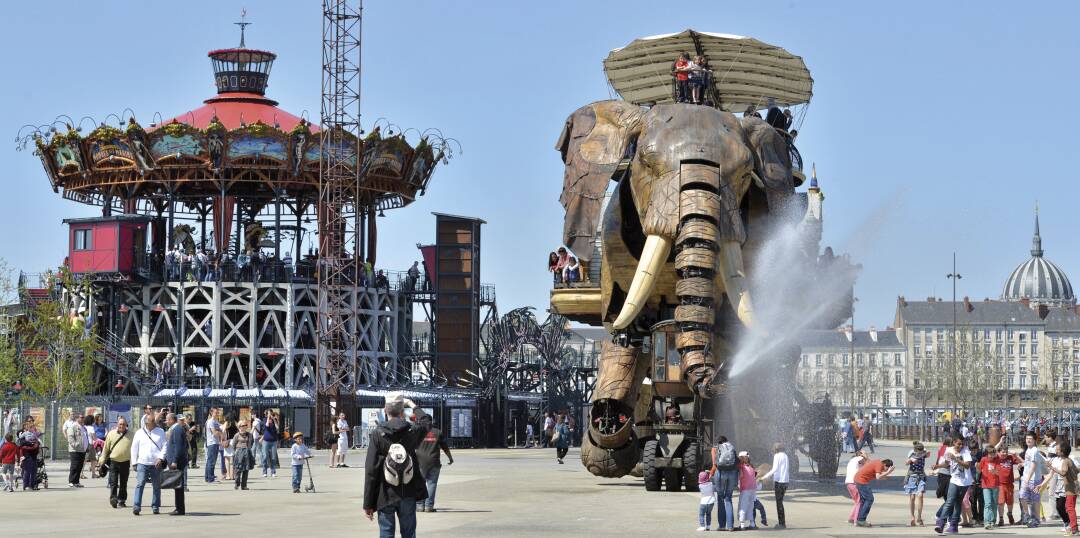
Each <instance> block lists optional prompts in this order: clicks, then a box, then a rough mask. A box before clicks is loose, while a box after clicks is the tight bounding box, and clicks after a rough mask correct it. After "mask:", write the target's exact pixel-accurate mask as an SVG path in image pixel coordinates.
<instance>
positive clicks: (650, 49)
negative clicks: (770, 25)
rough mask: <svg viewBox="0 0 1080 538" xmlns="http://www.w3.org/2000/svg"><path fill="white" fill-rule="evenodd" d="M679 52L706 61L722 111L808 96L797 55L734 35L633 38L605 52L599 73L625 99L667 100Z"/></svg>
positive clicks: (803, 68)
mask: <svg viewBox="0 0 1080 538" xmlns="http://www.w3.org/2000/svg"><path fill="white" fill-rule="evenodd" d="M681 52H687V53H689V54H690V57H691V59H692V58H693V57H694V56H697V55H701V56H704V57H705V59H706V60H708V63H709V67H710V69H711V70H712V73H713V76H712V86H713V87H714V88H715V89H716V91H717V92H718V93H719V95H720V104H721V106H723V108H724V109H725V110H728V111H733V112H742V111H743V110H744V109H745V108H746V106H747V105H753V106H754V107H756V108H764V107H765V106H766V104H767V103H768V102H769V100H770V99H771V100H774V101H775V102H776V103H777V104H778V105H780V106H792V105H798V104H802V103H807V102H809V101H810V98H811V97H812V96H813V86H814V79H813V78H811V77H810V70H809V69H807V68H806V64H805V63H804V62H803V59H802V57H800V56H796V55H794V54H792V53H790V52H788V51H786V50H784V49H783V48H781V47H778V46H776V45H770V44H768V43H765V42H763V41H758V40H757V39H754V38H752V37H745V36H740V35H731V34H717V33H711V32H698V31H695V30H685V31H682V32H678V33H673V34H662V35H655V36H649V37H643V38H641V39H635V40H634V41H632V42H630V44H629V45H627V46H625V47H622V48H618V49H615V50H613V51H611V52H610V53H609V54H608V57H607V59H605V60H604V72H605V73H607V76H608V81H609V82H610V83H611V87H612V88H614V89H615V91H616V92H618V93H619V95H621V96H622V98H623V99H625V100H627V101H630V102H631V103H634V104H637V105H651V104H656V103H670V102H672V101H673V99H672V95H673V92H672V89H673V83H672V81H673V77H672V68H673V66H674V63H675V60H676V59H678V56H679V53H681Z"/></svg>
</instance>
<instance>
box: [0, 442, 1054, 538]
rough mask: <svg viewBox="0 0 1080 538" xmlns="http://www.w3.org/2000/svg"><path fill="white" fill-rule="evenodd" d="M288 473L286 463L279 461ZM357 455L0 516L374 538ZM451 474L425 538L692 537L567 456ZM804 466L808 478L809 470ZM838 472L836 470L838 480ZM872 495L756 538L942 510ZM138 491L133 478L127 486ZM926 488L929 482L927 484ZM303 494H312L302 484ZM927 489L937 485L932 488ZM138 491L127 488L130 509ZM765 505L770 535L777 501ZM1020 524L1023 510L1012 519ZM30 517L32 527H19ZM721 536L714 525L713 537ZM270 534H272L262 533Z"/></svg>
mask: <svg viewBox="0 0 1080 538" xmlns="http://www.w3.org/2000/svg"><path fill="white" fill-rule="evenodd" d="M882 445H883V446H882V447H881V448H880V449H879V451H878V453H877V454H876V455H875V457H891V458H893V459H894V460H901V459H902V458H903V455H904V454H905V453H906V450H907V444H906V443H899V442H894V443H890V442H885V443H882ZM280 456H281V459H282V460H283V461H285V460H287V452H286V451H284V450H282V451H281V453H280ZM363 456H364V452H363V451H362V450H358V451H354V452H353V453H352V454H351V455H350V456H349V460H348V462H349V463H350V465H354V467H350V468H348V469H329V468H327V467H326V462H327V455H326V453H325V452H324V451H321V452H319V453H318V455H317V456H316V458H315V459H313V460H312V462H313V467H312V469H313V471H314V481H315V486H316V489H317V491H316V493H311V494H307V493H301V494H293V493H292V492H291V488H290V485H289V480H290V475H289V472H290V471H289V470H288V469H286V470H284V471H283V472H279V473H278V477H277V478H276V479H273V480H270V479H263V478H259V477H258V476H253V477H252V478H251V480H250V484H249V486H250V488H251V489H250V490H249V491H235V490H234V489H233V486H232V484H231V483H227V484H205V483H204V482H203V481H202V478H201V477H202V469H201V468H200V469H198V470H195V471H193V472H192V475H191V476H192V480H191V483H190V488H191V491H190V492H189V493H188V494H187V510H188V515H187V516H183V517H170V516H167V515H165V513H166V512H168V511H171V510H172V504H173V502H172V492H171V491H170V492H167V493H165V494H164V495H163V503H162V515H158V516H153V515H150V509H149V502H150V491H149V489H147V491H146V492H145V496H144V506H143V515H142V516H140V517H134V516H132V515H131V511H130V510H119V509H117V510H113V509H112V508H110V507H109V505H108V490H107V487H106V485H105V483H104V481H103V480H98V479H88V480H85V481H84V483H85V485H86V487H85V488H82V489H68V488H67V487H66V483H65V481H66V474H67V462H66V461H57V462H52V463H50V464H49V465H48V471H49V473H50V476H51V480H50V486H52V487H51V488H50V489H49V490H42V491H39V492H25V493H24V492H22V491H19V492H17V493H13V494H12V493H5V494H0V514H3V515H4V516H5V517H4V519H5V520H6V521H7V522H8V523H10V524H14V525H15V527H7V528H8V529H12V530H14V529H18V533H17V535H18V536H45V535H51V536H61V535H71V536H75V535H78V536H125V537H127V536H186V537H189V538H190V537H191V536H210V535H218V536H222V535H231V534H234V533H235V532H237V531H240V532H245V533H247V532H255V533H258V534H265V533H267V532H269V533H270V534H274V535H283V534H301V535H316V534H317V535H324V536H333V535H350V536H357V535H359V536H377V535H378V525H377V524H376V523H373V522H369V521H367V519H365V518H364V515H363V511H362V504H363V503H362V500H363V498H362V496H363V472H364V471H363V469H362V467H361V466H362V464H363ZM455 459H456V463H455V464H454V465H452V466H446V465H445V464H444V467H443V471H442V478H441V480H440V483H439V493H438V503H437V506H438V508H439V512H438V513H434V514H427V513H422V514H418V515H417V517H418V519H419V527H418V534H419V535H420V536H468V537H480V536H500V537H505V536H551V535H557V536H563V537H565V536H692V535H695V534H697V533H696V532H695V531H694V529H695V528H696V527H697V520H696V518H697V499H698V494H697V493H686V492H680V493H666V492H656V493H650V492H646V491H645V489H644V486H643V485H642V481H641V479H637V478H633V477H624V478H618V479H604V478H598V477H594V476H592V475H590V474H589V473H588V472H586V471H585V470H584V468H583V467H582V466H581V465H580V462H579V460H578V451H577V450H576V449H574V450H571V452H570V455H569V456H568V457H567V462H566V464H565V465H558V464H557V463H556V462H555V453H554V450H547V449H504V450H459V451H455ZM807 467H808V466H807V465H806V464H805V463H804V464H803V469H804V470H806V469H807ZM842 468H843V467H842V466H841V469H842ZM898 474H899V476H897V477H896V478H892V479H890V480H888V481H887V483H885V484H879V486H878V487H877V488H876V489H877V493H878V494H877V501H876V503H875V504H874V508H873V511H872V512H871V516H870V521H871V522H872V523H873V524H874V525H875V526H874V528H872V529H856V528H853V527H851V526H850V525H848V524H847V523H846V518H847V514H848V512H849V511H850V507H851V502H850V500H849V499H848V498H847V496H846V494H845V492H844V488H843V484H842V482H843V480H842V479H837V480H834V481H832V482H819V481H817V480H814V479H812V477H811V476H810V475H809V474H808V473H806V472H803V473H801V474H800V476H799V477H797V478H796V479H794V483H793V484H792V487H791V489H790V490H789V491H788V496H787V501H786V503H785V506H786V507H787V518H788V521H787V524H788V530H786V531H772V530H769V529H768V528H766V529H762V530H760V531H758V532H756V533H755V534H754V536H791V537H795V536H887V535H896V536H927V535H932V534H933V530H932V529H931V526H932V524H933V523H932V521H931V516H932V515H933V512H934V510H936V509H937V507H938V505H939V504H940V503H939V502H938V501H937V499H934V498H933V492H930V495H929V496H928V498H927V500H926V510H925V514H926V515H925V517H924V519H925V520H926V522H927V523H928V525H930V526H927V527H923V528H910V527H908V526H907V522H908V519H907V497H906V496H905V495H904V493H903V491H902V490H901V480H902V476H903V473H902V472H901V471H899V470H898ZM131 482H132V484H133V483H134V475H133V476H132V480H131ZM931 482H933V479H931ZM304 483H305V484H306V483H307V477H305V480H304ZM931 485H932V484H931ZM133 494H134V492H133V488H131V486H130V485H129V497H128V505H129V506H130V505H131V504H132V499H133ZM763 502H764V504H765V506H766V509H767V511H768V513H769V523H770V524H774V523H775V521H774V517H773V516H774V514H775V505H774V503H773V499H772V494H771V493H765V494H764V495H763ZM1017 513H1019V509H1018V508H1017ZM20 515H26V516H30V517H20ZM715 526H716V524H715V522H714V523H713V527H714V528H715ZM1059 527H1060V525H1058V524H1057V522H1051V523H1048V524H1047V525H1046V526H1044V527H1042V528H1040V529H1026V528H1021V527H1008V528H1006V529H1002V530H996V531H984V530H982V529H963V531H964V532H963V533H964V534H976V533H978V534H983V535H988V534H1009V535H1030V536H1036V535H1038V536H1046V535H1052V534H1053V535H1056V534H1059V531H1058V528H1059ZM268 529H269V530H268ZM343 533H344V534H343Z"/></svg>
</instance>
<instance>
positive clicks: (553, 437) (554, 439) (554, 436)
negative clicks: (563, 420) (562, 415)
mask: <svg viewBox="0 0 1080 538" xmlns="http://www.w3.org/2000/svg"><path fill="white" fill-rule="evenodd" d="M559 437H562V436H561V435H559V429H558V428H555V433H553V434H551V442H552V443H558V442H559Z"/></svg>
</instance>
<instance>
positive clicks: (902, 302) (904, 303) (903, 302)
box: [896, 295, 1080, 312]
mask: <svg viewBox="0 0 1080 538" xmlns="http://www.w3.org/2000/svg"><path fill="white" fill-rule="evenodd" d="M896 302H897V303H900V306H901V307H905V306H907V299H905V298H904V296H903V295H901V296H899V297H897V298H896ZM1078 308H1080V307H1078ZM1077 312H1080V309H1078V310H1077Z"/></svg>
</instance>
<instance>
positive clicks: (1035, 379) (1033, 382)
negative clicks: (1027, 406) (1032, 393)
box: [1031, 374, 1039, 388]
mask: <svg viewBox="0 0 1080 538" xmlns="http://www.w3.org/2000/svg"><path fill="white" fill-rule="evenodd" d="M1038 386H1039V374H1031V388H1036V387H1038Z"/></svg>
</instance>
